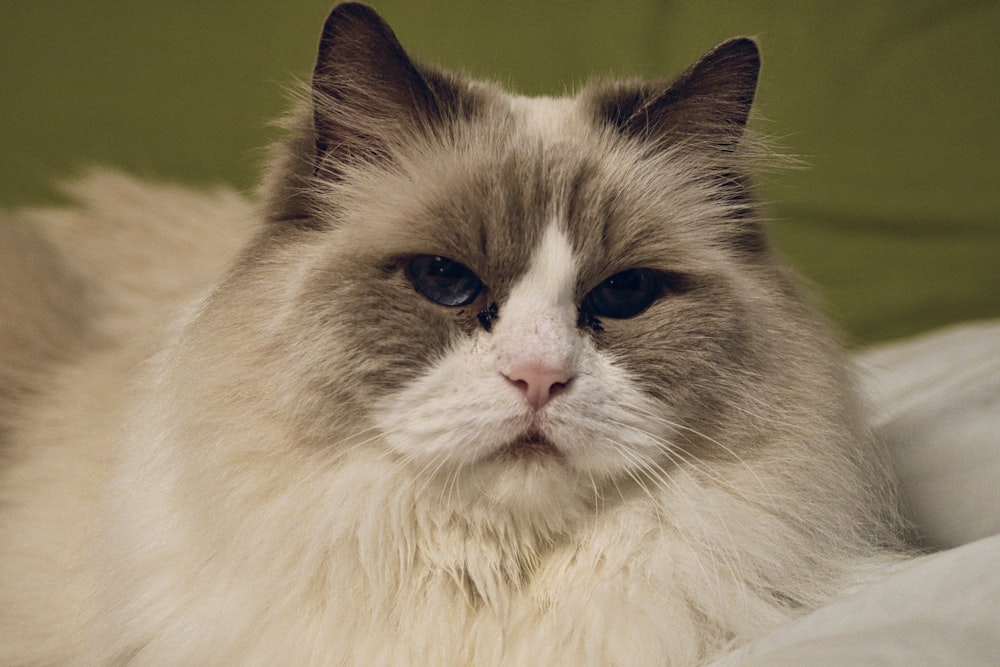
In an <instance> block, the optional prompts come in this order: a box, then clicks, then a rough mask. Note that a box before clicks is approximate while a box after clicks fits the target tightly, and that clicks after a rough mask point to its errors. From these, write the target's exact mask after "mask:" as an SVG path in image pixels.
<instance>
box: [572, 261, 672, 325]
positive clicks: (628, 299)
mask: <svg viewBox="0 0 1000 667" xmlns="http://www.w3.org/2000/svg"><path fill="white" fill-rule="evenodd" d="M661 292H662V288H661V285H660V281H659V279H658V278H657V274H656V272H654V271H653V270H652V269H630V270H628V271H622V272H621V273H616V274H615V275H613V276H611V277H610V278H608V279H607V280H605V281H604V282H602V283H601V284H600V285H598V286H597V287H595V288H594V289H592V290H590V293H589V294H587V296H586V297H585V298H584V308H585V309H586V310H587V311H589V312H590V313H592V314H594V315H598V316H602V317H610V318H613V319H619V320H620V319H626V318H629V317H635V316H636V315H638V314H639V313H641V312H642V311H644V310H646V309H647V308H649V306H650V305H652V303H653V302H654V301H656V299H657V298H658V297H659V296H660V294H661Z"/></svg>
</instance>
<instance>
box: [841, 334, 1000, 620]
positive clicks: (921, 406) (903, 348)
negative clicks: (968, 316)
mask: <svg viewBox="0 0 1000 667" xmlns="http://www.w3.org/2000/svg"><path fill="white" fill-rule="evenodd" d="M858 362H859V364H860V366H861V369H862V377H863V380H864V382H865V385H866V387H867V390H868V392H869V395H870V397H871V402H872V406H873V407H872V410H873V411H874V412H873V415H872V423H873V424H874V427H875V429H876V431H877V432H878V434H879V435H880V436H881V437H882V438H883V439H885V440H886V441H887V442H888V443H889V446H890V452H891V456H892V459H893V463H894V465H895V467H896V470H897V473H898V474H899V477H900V482H901V484H902V490H903V495H904V500H905V502H906V505H907V510H908V513H909V516H910V518H911V520H912V521H913V522H914V524H915V527H916V530H917V531H918V533H919V535H920V536H921V538H922V539H923V540H924V541H925V542H926V544H927V545H928V546H931V547H938V548H944V547H953V546H958V545H960V544H965V543H968V542H971V541H973V540H977V539H980V538H983V537H988V536H991V535H996V534H1000V320H995V321H989V322H979V323H973V324H964V325H959V326H955V327H950V328H947V329H944V330H941V331H938V332H934V333H931V334H927V335H924V336H921V337H918V338H915V339H912V340H908V341H903V342H899V343H891V344H888V345H883V346H880V347H878V348H875V349H872V350H869V351H866V352H863V353H861V354H860V355H858ZM998 606H1000V602H998ZM998 613H1000V610H998Z"/></svg>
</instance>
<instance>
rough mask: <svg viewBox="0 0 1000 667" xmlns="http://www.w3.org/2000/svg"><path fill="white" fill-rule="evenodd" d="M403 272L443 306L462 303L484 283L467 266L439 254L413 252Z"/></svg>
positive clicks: (418, 289)
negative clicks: (412, 256)
mask: <svg viewBox="0 0 1000 667" xmlns="http://www.w3.org/2000/svg"><path fill="white" fill-rule="evenodd" d="M406 275H407V276H408V277H409V279H410V282H411V283H413V286H414V287H415V288H416V289H417V291H418V292H420V293H421V294H423V295H424V296H425V297H427V298H428V299H430V300H431V301H433V302H434V303H437V304H440V305H442V306H449V307H454V306H465V305H468V304H470V303H472V302H473V301H475V299H476V297H477V296H479V293H480V292H481V291H482V289H483V283H482V281H480V280H479V277H478V276H476V274H475V273H473V272H472V271H471V270H469V268H468V267H466V266H465V265H463V264H460V263H459V262H456V261H455V260H453V259H448V258H447V257H441V256H439V255H416V256H415V257H414V258H413V259H411V260H410V262H409V264H407V266H406Z"/></svg>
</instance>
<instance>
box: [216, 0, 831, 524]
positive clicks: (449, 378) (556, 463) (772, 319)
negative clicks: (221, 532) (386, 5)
mask: <svg viewBox="0 0 1000 667" xmlns="http://www.w3.org/2000/svg"><path fill="white" fill-rule="evenodd" d="M758 69H759V57H758V51H757V47H756V45H755V44H754V42H753V41H751V40H749V39H735V40H732V41H729V42H726V43H724V44H722V45H721V46H719V47H717V48H716V49H715V50H713V51H711V52H710V53H708V54H707V55H706V56H705V57H704V58H703V59H701V60H700V61H699V62H698V63H696V64H695V65H694V66H692V67H691V68H690V69H689V70H687V71H686V72H685V73H683V74H682V75H681V76H680V77H679V78H677V79H676V80H673V81H662V82H639V81H626V82H615V83H597V84H592V85H590V86H588V87H586V88H584V89H583V90H582V91H581V92H580V93H579V94H578V95H577V96H575V97H572V98H559V99H550V98H538V99H528V98H523V97H517V96H512V95H508V94H507V93H505V92H503V91H501V90H500V89H499V88H497V87H495V86H492V85H488V84H482V83H477V82H472V81H469V80H466V79H464V78H461V77H458V76H455V75H452V74H450V73H446V72H442V71H440V70H437V69H434V68H430V67H426V66H423V65H419V64H416V63H414V62H413V61H412V60H411V59H410V58H409V57H408V56H407V54H406V53H405V52H404V50H403V49H402V47H401V46H400V45H399V43H398V42H397V40H396V38H395V37H394V36H393V34H392V32H391V31H390V29H389V28H388V26H386V25H385V23H383V22H382V20H381V19H380V18H379V17H378V16H377V15H376V14H375V13H374V12H373V11H372V10H370V9H368V8H366V7H364V6H361V5H356V4H345V5H341V6H339V7H337V8H336V9H334V11H333V13H332V14H331V16H330V17H329V19H328V20H327V23H326V26H325V29H324V32H323V36H322V41H321V45H320V49H319V58H318V62H317V64H316V68H315V71H314V75H313V80H312V90H311V97H310V100H309V104H308V105H307V107H308V108H307V109H305V110H304V112H303V113H302V114H300V116H299V117H298V118H297V121H296V123H297V130H296V131H295V132H294V133H293V137H292V138H291V139H290V140H289V142H288V144H287V148H286V152H285V153H284V154H283V156H282V157H281V158H280V159H279V160H278V161H277V164H278V167H277V170H276V172H275V175H273V176H272V180H271V182H270V184H269V186H268V187H269V190H268V191H269V202H268V204H267V206H268V210H269V217H270V221H269V227H268V229H267V231H266V233H265V234H264V236H263V237H262V239H261V240H260V241H259V243H257V244H256V245H255V246H254V247H253V248H251V250H250V251H249V252H248V254H247V256H246V258H245V260H244V261H243V263H242V264H241V266H240V267H239V268H238V269H237V271H236V273H235V274H234V277H232V278H231V279H230V281H229V283H228V287H227V286H224V287H223V289H222V290H221V291H220V293H219V294H220V295H221V296H219V295H217V296H216V300H217V301H223V302H225V303H227V304H229V306H230V308H229V311H228V312H229V313H230V314H229V317H233V316H237V317H240V316H242V317H243V318H244V319H245V320H246V324H245V329H244V330H243V333H240V334H239V335H240V337H241V339H244V340H246V341H248V342H247V343H246V344H245V345H244V347H245V348H246V349H247V359H248V360H249V361H247V362H246V363H245V364H244V366H241V367H240V368H241V369H242V370H240V371H239V373H235V372H234V374H233V376H232V382H233V383H234V388H233V390H232V393H233V395H237V394H238V395H240V396H243V397H244V399H241V400H245V397H251V399H252V400H256V401H257V404H258V405H259V406H260V407H259V410H258V411H259V412H261V413H268V412H273V414H274V415H275V418H276V419H284V420H287V421H289V422H290V424H291V427H292V428H297V429H299V430H300V432H301V434H302V439H303V441H309V442H310V443H312V444H311V445H310V446H316V447H319V448H323V447H329V448H330V450H331V456H333V455H334V453H333V452H336V451H337V448H338V447H342V446H343V445H342V443H340V439H341V438H342V437H343V436H344V434H345V433H347V432H348V431H350V430H352V429H353V430H355V431H357V433H356V434H355V436H354V438H353V440H352V442H353V444H352V445H351V446H352V447H355V448H369V449H372V450H375V451H378V452H379V454H380V455H381V456H384V457H390V458H393V459H395V460H396V461H398V462H399V464H400V465H404V466H409V467H411V468H412V470H413V471H415V473H416V474H415V477H417V478H418V479H424V480H433V479H434V478H438V479H439V480H440V481H442V482H443V483H448V484H453V485H454V484H459V485H460V484H465V483H468V484H469V485H471V486H470V488H472V489H475V492H476V493H478V494H481V495H482V496H483V497H487V498H489V499H490V500H491V501H495V502H503V503H511V504H518V503H522V502H523V503H529V504H533V505H539V504H544V503H548V502H557V496H558V495H559V494H562V493H565V492H566V491H572V490H573V489H577V490H579V489H583V492H584V493H593V490H596V489H597V488H598V487H601V486H604V485H607V484H614V485H621V484H627V483H630V481H636V480H638V479H640V478H642V477H644V476H645V477H650V476H651V477H654V478H655V477H656V476H657V475H659V474H660V473H659V471H661V470H663V469H664V468H669V467H670V466H677V465H680V464H683V463H684V462H685V461H689V460H691V459H693V458H697V457H711V456H723V457H724V456H727V455H729V454H732V451H730V450H731V447H732V445H731V444H728V443H730V441H731V439H732V438H731V436H732V433H731V431H732V428H733V426H732V424H736V423H740V424H743V426H742V427H740V428H743V429H744V430H745V431H746V433H743V434H742V435H741V437H742V440H743V441H744V442H745V443H746V445H745V446H747V447H750V446H752V443H755V442H757V441H758V440H760V438H759V434H758V433H755V432H754V427H753V426H751V425H750V424H751V422H753V421H754V419H753V418H749V417H747V415H751V416H753V415H756V416H759V417H760V418H761V419H762V420H764V421H766V420H768V419H770V418H771V417H773V416H774V415H772V414H771V413H770V412H768V411H769V410H772V409H776V408H774V406H773V405H771V404H772V403H773V402H774V400H779V399H776V398H775V394H774V389H773V387H774V385H775V384H782V383H783V384H785V385H787V393H788V397H786V398H787V400H791V401H795V400H796V399H795V395H796V394H797V393H799V389H798V388H796V385H795V383H794V382H790V381H788V378H787V377H784V376H781V377H780V378H779V375H781V373H783V372H785V371H784V370H779V368H785V366H787V365H789V364H790V365H793V366H794V365H795V364H799V365H800V366H808V362H805V361H803V359H805V358H806V357H807V356H808V355H807V353H806V352H805V351H803V350H805V348H806V347H808V344H806V343H802V345H799V344H798V343H796V342H795V341H799V340H806V339H809V338H810V337H811V336H812V335H813V334H812V333H809V331H811V325H809V324H801V326H800V323H801V322H802V321H806V322H808V321H809V317H808V315H805V314H803V313H804V312H805V311H804V310H803V309H802V308H801V307H800V305H799V302H798V300H797V299H796V297H795V296H794V294H793V290H791V289H790V288H789V287H788V283H787V282H786V280H785V278H784V274H783V273H782V271H781V270H780V269H778V268H776V267H775V265H774V262H773V260H772V258H771V256H770V252H769V250H768V247H767V242H766V239H765V236H764V233H763V229H762V225H761V223H760V220H759V218H758V214H757V211H756V204H755V202H754V199H753V196H752V192H751V185H750V180H749V175H748V170H749V168H750V166H751V165H752V163H754V161H755V160H756V159H757V155H758V153H757V151H756V150H755V149H754V148H753V145H752V142H749V141H748V140H747V137H746V136H745V134H746V129H745V125H746V122H747V117H748V114H749V112H750V107H751V104H752V101H753V96H754V90H755V86H756V80H757V74H758ZM208 311H209V309H206V312H208ZM213 331H214V330H213ZM211 335H212V336H215V337H216V338H218V337H217V334H215V333H213V334H211ZM797 345H798V347H797ZM779 358H781V359H782V360H781V361H779ZM803 372H804V373H805V374H807V375H808V374H810V373H811V372H812V371H811V369H809V368H805V370H804V371H803ZM254 397H255V398H254ZM780 400H785V399H780ZM786 408H787V406H784V407H782V409H786ZM791 409H793V410H794V409H795V406H792V408H791ZM248 412H253V411H248ZM726 431H729V432H726ZM427 483H428V484H430V483H432V482H431V481H427Z"/></svg>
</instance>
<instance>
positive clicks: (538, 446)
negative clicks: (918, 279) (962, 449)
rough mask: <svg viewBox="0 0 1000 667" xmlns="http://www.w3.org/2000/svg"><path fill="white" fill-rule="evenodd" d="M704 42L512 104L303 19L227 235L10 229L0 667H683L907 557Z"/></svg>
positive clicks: (116, 199)
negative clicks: (310, 60)
mask: <svg viewBox="0 0 1000 667" xmlns="http://www.w3.org/2000/svg"><path fill="white" fill-rule="evenodd" d="M758 68H759V59H758V51H757V47H756V46H755V44H754V42H752V41H751V40H748V39H735V40H733V41H729V42H726V43H724V44H722V45H721V46H719V47H718V48H716V49H715V50H713V51H711V52H710V53H708V54H707V55H706V56H705V57H704V58H703V59H702V60H700V61H699V62H698V63H697V64H695V65H694V66H693V67H691V68H690V69H689V70H688V71H686V72H685V73H684V74H682V75H681V76H680V77H679V78H677V79H676V80H674V81H673V82H652V83H649V82H638V81H624V82H609V83H596V84H591V85H589V86H587V87H585V88H584V89H583V90H582V91H581V92H580V93H579V94H578V95H576V96H575V97H572V98H559V99H548V98H539V99H527V98H523V97H518V96H513V95H510V94H507V93H506V92H504V91H502V90H500V89H498V88H497V87H495V86H493V85H489V84H485V83H479V82H474V81H469V80H467V79H465V78H462V77H459V76H456V75H453V74H450V73H447V72H444V71H441V70H439V69H436V68H433V67H428V66H425V65H422V64H417V63H414V62H413V61H411V59H410V58H409V57H408V56H407V54H406V53H405V52H404V51H403V49H402V47H401V46H400V45H399V43H398V42H397V40H396V39H395V37H394V36H393V34H392V32H391V31H390V29H389V28H388V27H387V26H386V25H385V24H384V23H383V22H382V20H381V19H380V18H379V17H378V16H377V15H376V14H375V13H374V12H373V11H372V10H370V9H368V8H366V7H364V6H361V5H356V4H344V5H340V6H339V7H337V8H335V9H334V11H333V13H332V14H331V15H330V17H329V19H328V20H327V23H326V25H325V28H324V31H323V35H322V40H321V43H320V48H319V58H318V61H317V64H316V67H315V71H314V73H313V78H312V88H311V93H310V95H309V96H308V99H306V100H305V101H304V102H303V104H302V105H301V106H300V108H299V109H298V111H297V112H295V113H294V114H293V115H292V116H291V117H290V118H289V120H288V135H287V139H286V140H285V141H284V142H283V143H282V144H281V145H280V146H279V147H278V148H277V149H276V152H275V157H274V160H273V163H272V168H271V171H270V173H269V175H268V177H267V178H266V180H265V183H264V185H263V187H262V192H261V196H260V198H259V201H257V202H256V203H255V204H252V205H251V204H248V203H247V202H245V200H243V199H242V198H240V197H238V196H236V195H234V194H230V193H226V192H219V193H214V194H201V195H198V194H193V193H190V192H186V191H184V190H181V189H174V188H167V187H163V186H151V185H145V184H141V183H138V182H135V181H132V180H130V179H128V178H125V177H123V176H119V175H115V174H111V173H102V172H95V173H93V174H91V175H90V176H89V177H87V178H85V179H83V180H82V181H80V182H78V183H77V184H75V185H74V186H72V190H71V194H72V196H73V197H75V198H76V200H77V201H78V203H79V206H77V207H76V208H70V209H65V210H51V211H41V212H38V211H36V212H29V213H23V214H21V215H20V217H18V218H16V219H15V220H13V221H7V222H5V224H4V226H3V227H2V232H0V233H2V234H3V237H4V241H3V244H2V254H3V257H2V261H0V265H2V266H0V278H2V284H0V295H2V298H3V301H2V305H3V307H4V309H5V312H4V315H3V317H4V321H3V327H2V329H0V336H2V338H0V362H2V367H0V373H2V375H0V378H2V380H3V383H4V386H3V388H2V392H0V419H2V422H0V426H2V431H0V437H2V439H3V440H2V450H0V457H2V458H0V460H2V463H0V466H2V477H0V663H2V664H3V665H33V666H39V665H69V664H73V665H122V666H124V665H130V666H140V665H142V666H152V665H175V666H179V665H183V666H186V667H190V666H195V665H262V666H263V665H267V666H273V665H296V666H309V665H316V666H320V665H436V666H437V665H455V666H458V665H629V666H630V667H638V666H642V665H693V664H697V663H699V662H703V661H705V660H708V659H710V658H711V657H712V656H713V655H717V654H719V653H720V652H721V651H724V650H725V649H727V648H728V647H732V646H735V645H739V644H741V643H744V642H747V641H748V640H750V639H752V638H754V637H757V636H760V635H761V634H762V633H764V632H766V631H768V630H769V629H771V628H774V627H776V626H777V625H779V624H781V623H782V622H785V621H786V620H788V619H790V618H792V617H795V616H796V615H799V614H801V613H803V612H804V611H806V610H809V609H811V608H814V607H816V606H817V605H819V604H821V603H823V602H824V601H826V600H828V599H830V598H831V597H832V596H835V595H837V594H838V592H841V591H843V590H844V589H845V588H846V587H849V586H852V585H855V584H857V583H858V582H861V581H864V580H866V579H867V578H869V577H871V576H874V575H875V573H876V572H877V571H878V570H879V568H880V567H881V565H882V564H883V563H886V562H889V561H891V560H892V559H893V555H892V554H893V548H894V547H895V546H896V545H898V544H899V541H898V522H897V519H896V514H895V502H896V501H895V496H894V491H893V483H892V480H891V476H890V474H889V472H888V471H887V468H886V466H885V464H884V462H883V459H884V457H883V454H882V452H881V451H880V450H879V448H878V447H877V445H876V443H874V442H873V441H872V439H871V438H870V436H869V433H868V431H867V429H866V427H865V426H864V424H863V421H862V419H861V416H860V408H859V405H858V402H857V400H856V398H855V395H854V391H853V389H852V386H851V382H850V380H849V373H848V372H847V371H846V370H845V365H844V361H843V359H842V356H841V353H840V352H839V351H838V347H837V345H836V344H835V342H834V341H833V340H832V339H831V337H830V336H829V335H828V334H827V332H826V329H825V327H824V325H823V324H822V323H821V322H820V320H819V319H818V318H817V316H816V315H814V314H813V312H812V310H811V309H810V308H809V307H808V306H807V305H806V303H805V301H804V299H803V298H802V297H801V296H800V293H799V291H798V289H797V288H796V287H795V286H794V282H793V280H792V278H791V277H790V275H789V273H788V272H787V271H786V270H785V269H784V268H782V267H781V266H780V265H779V264H778V263H777V262H776V260H775V257H774V255H773V253H772V251H771V249H770V247H769V244H768V241H767V238H766V237H765V233H764V229H763V227H764V225H763V222H762V216H761V213H760V212H759V211H758V204H757V203H756V202H755V198H754V193H753V187H752V182H751V179H750V171H751V170H752V169H753V168H754V167H756V166H759V165H760V164H761V163H762V161H764V160H766V154H765V152H764V151H763V150H762V149H760V147H759V145H758V143H757V142H755V141H753V140H751V138H750V137H749V135H748V134H747V131H746V129H745V125H746V121H747V116H748V113H749V111H750V107H751V103H752V100H753V96H754V89H755V85H756V79H757V73H758Z"/></svg>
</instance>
